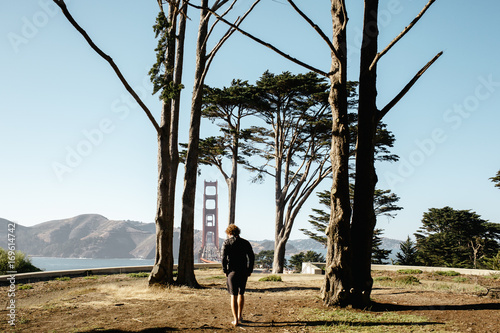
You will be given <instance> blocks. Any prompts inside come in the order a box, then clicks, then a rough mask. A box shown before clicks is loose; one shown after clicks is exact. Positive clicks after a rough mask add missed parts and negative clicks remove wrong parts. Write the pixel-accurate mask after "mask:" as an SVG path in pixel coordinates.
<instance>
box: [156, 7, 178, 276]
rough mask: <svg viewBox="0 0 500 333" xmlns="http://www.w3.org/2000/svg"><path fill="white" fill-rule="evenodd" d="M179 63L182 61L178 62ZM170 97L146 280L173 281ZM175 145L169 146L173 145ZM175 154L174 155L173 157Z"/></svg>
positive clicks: (170, 61) (171, 41)
mask: <svg viewBox="0 0 500 333" xmlns="http://www.w3.org/2000/svg"><path fill="white" fill-rule="evenodd" d="M176 15H177V14H176V8H173V6H169V8H168V20H169V22H171V25H170V28H169V31H168V36H169V38H167V52H166V56H165V60H164V63H165V68H166V69H167V70H166V71H165V80H166V82H172V81H173V80H174V77H173V72H174V66H175V48H176V39H175V34H176V24H177V23H176V22H177V20H176ZM180 66H182V64H180ZM172 104H173V103H172V100H171V99H168V100H164V101H163V103H162V112H161V124H160V132H159V134H158V197H157V210H156V218H155V222H156V256H155V264H154V266H153V269H152V271H151V274H150V276H149V284H150V285H152V284H156V283H160V284H172V283H173V265H174V257H173V236H174V209H173V208H174V206H175V180H174V181H173V179H175V178H176V175H177V165H178V153H177V156H172V153H174V154H175V152H176V150H175V149H177V133H175V135H173V133H172V122H171V121H172V120H171V119H172V117H173V112H172ZM173 145H175V149H174V150H172V146H173ZM173 157H174V158H173Z"/></svg>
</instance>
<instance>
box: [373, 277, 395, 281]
mask: <svg viewBox="0 0 500 333" xmlns="http://www.w3.org/2000/svg"><path fill="white" fill-rule="evenodd" d="M373 281H392V279H391V278H390V277H388V276H379V277H376V278H374V279H373Z"/></svg>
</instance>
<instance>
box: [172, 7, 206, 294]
mask: <svg viewBox="0 0 500 333" xmlns="http://www.w3.org/2000/svg"><path fill="white" fill-rule="evenodd" d="M207 5H208V0H202V7H203V9H201V10H200V12H201V14H200V27H199V30H198V39H197V43H196V68H195V80H194V81H195V82H194V87H193V98H192V103H191V123H190V126H189V143H188V149H187V156H186V168H185V175H184V193H183V195H182V217H181V240H180V249H179V265H178V277H177V283H178V284H181V285H186V286H189V287H193V288H198V287H199V284H198V282H197V281H196V277H195V275H194V253H193V245H194V209H195V199H196V178H197V175H198V146H199V141H200V122H201V108H202V97H203V82H204V77H205V76H204V72H205V70H206V43H205V41H206V38H207V32H208V11H207V10H206V9H205V8H207Z"/></svg>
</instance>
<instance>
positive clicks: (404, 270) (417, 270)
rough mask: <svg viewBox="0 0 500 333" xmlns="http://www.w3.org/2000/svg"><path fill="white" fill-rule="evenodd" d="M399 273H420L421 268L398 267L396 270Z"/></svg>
mask: <svg viewBox="0 0 500 333" xmlns="http://www.w3.org/2000/svg"><path fill="white" fill-rule="evenodd" d="M398 273H400V274H422V270H420V269H400V270H398Z"/></svg>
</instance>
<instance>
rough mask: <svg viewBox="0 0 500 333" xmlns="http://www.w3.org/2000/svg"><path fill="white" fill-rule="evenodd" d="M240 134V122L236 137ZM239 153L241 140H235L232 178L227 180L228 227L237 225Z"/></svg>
mask: <svg viewBox="0 0 500 333" xmlns="http://www.w3.org/2000/svg"><path fill="white" fill-rule="evenodd" d="M239 134H240V128H239V120H238V125H237V129H236V135H239ZM238 151H239V140H238V138H235V139H234V140H233V149H232V153H233V158H232V161H231V162H232V170H231V177H229V178H227V179H226V183H227V188H228V197H229V221H228V225H231V224H235V223H236V189H237V187H238Z"/></svg>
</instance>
